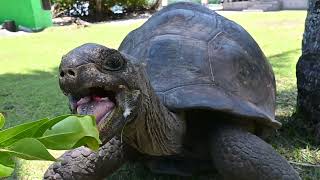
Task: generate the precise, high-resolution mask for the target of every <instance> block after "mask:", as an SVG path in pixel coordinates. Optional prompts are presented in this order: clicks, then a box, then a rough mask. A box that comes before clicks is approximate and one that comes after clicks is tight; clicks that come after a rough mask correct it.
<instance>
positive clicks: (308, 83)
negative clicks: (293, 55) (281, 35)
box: [297, 0, 320, 140]
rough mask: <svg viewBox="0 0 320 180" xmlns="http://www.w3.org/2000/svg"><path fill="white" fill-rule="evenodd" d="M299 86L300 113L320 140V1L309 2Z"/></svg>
mask: <svg viewBox="0 0 320 180" xmlns="http://www.w3.org/2000/svg"><path fill="white" fill-rule="evenodd" d="M297 86H298V97H297V108H298V111H299V112H301V113H302V114H303V115H304V116H305V118H306V119H307V120H308V121H309V122H310V125H312V127H314V131H315V135H316V139H318V140H320V0H309V9H308V15H307V18H306V23H305V32H304V35H303V41H302V55H301V57H300V58H299V61H298V63H297Z"/></svg>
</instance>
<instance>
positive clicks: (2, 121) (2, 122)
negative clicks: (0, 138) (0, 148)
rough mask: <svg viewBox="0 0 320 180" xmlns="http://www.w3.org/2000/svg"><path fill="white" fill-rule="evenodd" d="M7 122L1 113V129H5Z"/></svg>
mask: <svg viewBox="0 0 320 180" xmlns="http://www.w3.org/2000/svg"><path fill="white" fill-rule="evenodd" d="M5 122H6V121H5V118H4V115H3V114H2V113H0V129H2V128H3V126H4V123H5Z"/></svg>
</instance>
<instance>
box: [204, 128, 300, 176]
mask: <svg viewBox="0 0 320 180" xmlns="http://www.w3.org/2000/svg"><path fill="white" fill-rule="evenodd" d="M210 141H211V142H210V144H211V147H210V148H211V156H212V158H213V163H214V166H215V168H216V169H217V171H218V172H219V174H220V175H221V176H223V177H224V178H225V179H239V180H240V179H241V180H251V179H252V180H270V179H287V180H289V179H290V180H295V179H300V177H299V175H298V173H297V172H296V171H295V170H294V169H293V168H292V167H291V165H290V164H289V163H288V162H287V161H286V160H285V159H284V158H283V157H281V156H280V155H279V154H278V153H277V152H276V151H275V150H274V149H273V148H272V147H271V146H270V145H269V144H267V143H266V142H264V141H263V140H262V139H260V138H259V137H257V136H255V135H253V134H251V133H249V132H247V131H245V130H242V129H240V128H238V127H232V126H222V127H220V128H218V129H217V130H215V131H214V133H212V135H211V139H210Z"/></svg>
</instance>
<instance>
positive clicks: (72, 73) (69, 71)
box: [68, 70, 76, 76]
mask: <svg viewBox="0 0 320 180" xmlns="http://www.w3.org/2000/svg"><path fill="white" fill-rule="evenodd" d="M68 74H69V75H71V76H75V75H76V73H74V71H72V70H68Z"/></svg>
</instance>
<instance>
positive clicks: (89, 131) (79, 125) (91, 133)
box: [38, 116, 101, 150]
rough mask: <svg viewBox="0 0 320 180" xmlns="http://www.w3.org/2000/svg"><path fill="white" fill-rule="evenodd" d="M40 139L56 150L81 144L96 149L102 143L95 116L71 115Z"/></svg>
mask: <svg viewBox="0 0 320 180" xmlns="http://www.w3.org/2000/svg"><path fill="white" fill-rule="evenodd" d="M38 140H39V141H41V142H42V143H43V144H44V145H45V146H46V147H47V148H49V149H54V150H63V149H72V148H75V147H79V146H81V145H87V146H88V147H89V148H91V149H93V150H96V149H98V147H99V144H101V141H100V140H99V132H98V129H97V128H96V122H95V118H94V117H93V116H69V117H67V118H65V119H63V120H62V121H60V122H59V123H57V124H55V125H54V126H53V127H52V128H51V129H50V130H47V131H46V132H45V133H44V134H43V136H42V137H40V138H38Z"/></svg>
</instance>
